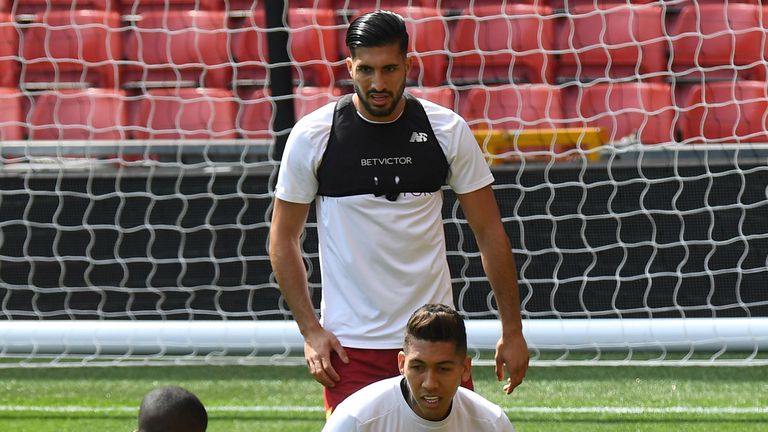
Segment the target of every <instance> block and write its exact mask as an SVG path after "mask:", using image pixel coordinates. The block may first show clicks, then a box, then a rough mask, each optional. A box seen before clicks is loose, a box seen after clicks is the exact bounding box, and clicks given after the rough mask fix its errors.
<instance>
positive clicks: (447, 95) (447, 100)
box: [407, 87, 458, 111]
mask: <svg viewBox="0 0 768 432" xmlns="http://www.w3.org/2000/svg"><path fill="white" fill-rule="evenodd" d="M407 91H408V93H410V94H411V95H413V96H415V97H417V98H421V99H426V100H428V101H430V102H434V103H436V104H438V105H440V106H444V107H446V108H448V109H452V110H454V111H458V103H457V101H456V95H455V93H454V92H453V89H450V88H447V87H409V88H408V89H407Z"/></svg>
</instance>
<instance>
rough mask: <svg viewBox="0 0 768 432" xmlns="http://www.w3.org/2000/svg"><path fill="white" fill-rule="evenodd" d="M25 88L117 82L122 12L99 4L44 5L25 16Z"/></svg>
mask: <svg viewBox="0 0 768 432" xmlns="http://www.w3.org/2000/svg"><path fill="white" fill-rule="evenodd" d="M18 28H19V30H20V32H21V39H20V46H19V57H20V60H21V63H22V64H23V65H24V67H23V68H21V76H20V82H19V85H20V86H21V87H22V88H29V89H36V88H58V87H66V86H79V87H82V86H93V87H102V88H116V86H117V85H118V82H119V60H120V59H121V53H122V43H121V35H120V15H119V14H118V13H117V12H115V11H112V12H105V11H101V10H94V9H82V10H51V11H38V12H37V13H35V14H29V15H26V16H25V17H24V22H23V23H20V24H19V25H18Z"/></svg>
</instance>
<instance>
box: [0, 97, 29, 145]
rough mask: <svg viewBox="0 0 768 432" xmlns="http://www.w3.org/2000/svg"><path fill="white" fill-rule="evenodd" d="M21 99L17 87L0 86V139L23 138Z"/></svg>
mask: <svg viewBox="0 0 768 432" xmlns="http://www.w3.org/2000/svg"><path fill="white" fill-rule="evenodd" d="M23 121H24V113H23V101H22V96H21V93H20V92H19V89H17V88H15V87H13V88H8V87H0V141H10V140H21V139H24V123H23Z"/></svg>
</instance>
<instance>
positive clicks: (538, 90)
mask: <svg viewBox="0 0 768 432" xmlns="http://www.w3.org/2000/svg"><path fill="white" fill-rule="evenodd" d="M467 98H468V101H467V102H468V103H467V106H466V108H465V109H464V112H463V113H462V114H463V116H464V118H465V119H467V121H468V122H469V124H470V126H472V127H475V128H481V129H484V128H488V129H507V130H521V129H551V128H557V127H563V126H565V125H566V124H565V121H564V115H563V114H564V113H563V107H562V96H561V93H560V89H559V88H558V87H555V86H550V85H546V84H523V85H514V84H512V85H503V86H497V87H485V88H480V87H475V88H472V89H470V90H469V92H468V95H467Z"/></svg>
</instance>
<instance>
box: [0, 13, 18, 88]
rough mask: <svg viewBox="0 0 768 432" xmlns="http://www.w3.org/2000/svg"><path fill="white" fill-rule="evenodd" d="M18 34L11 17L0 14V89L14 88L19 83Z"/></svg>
mask: <svg viewBox="0 0 768 432" xmlns="http://www.w3.org/2000/svg"><path fill="white" fill-rule="evenodd" d="M18 53H19V34H18V32H17V31H16V26H15V24H14V22H13V19H12V17H11V16H10V15H9V14H7V13H0V87H16V86H17V85H18V83H19V64H18V62H17V61H16V56H18Z"/></svg>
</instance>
